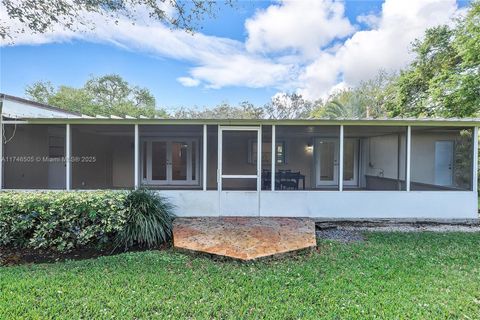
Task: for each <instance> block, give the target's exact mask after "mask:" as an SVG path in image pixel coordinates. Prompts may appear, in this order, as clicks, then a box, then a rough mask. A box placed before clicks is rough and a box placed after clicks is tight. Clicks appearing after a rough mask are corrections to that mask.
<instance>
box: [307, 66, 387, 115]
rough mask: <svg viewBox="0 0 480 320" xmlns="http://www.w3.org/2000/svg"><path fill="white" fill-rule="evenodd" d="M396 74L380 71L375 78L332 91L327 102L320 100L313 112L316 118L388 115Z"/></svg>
mask: <svg viewBox="0 0 480 320" xmlns="http://www.w3.org/2000/svg"><path fill="white" fill-rule="evenodd" d="M395 77H396V76H395V75H394V74H388V73H387V72H385V71H380V72H379V73H378V75H377V76H376V77H375V78H374V79H370V80H367V81H362V82H361V83H360V84H359V85H358V86H357V87H352V88H348V89H344V90H341V91H337V92H334V93H332V94H331V95H330V96H329V97H328V98H327V100H326V101H325V102H322V101H318V102H317V103H316V106H315V108H314V110H313V112H312V117H314V118H330V119H336V118H356V119H357V118H358V119H360V118H379V117H384V116H385V115H386V104H387V103H388V101H389V100H390V99H391V94H390V92H391V83H392V81H393V79H395Z"/></svg>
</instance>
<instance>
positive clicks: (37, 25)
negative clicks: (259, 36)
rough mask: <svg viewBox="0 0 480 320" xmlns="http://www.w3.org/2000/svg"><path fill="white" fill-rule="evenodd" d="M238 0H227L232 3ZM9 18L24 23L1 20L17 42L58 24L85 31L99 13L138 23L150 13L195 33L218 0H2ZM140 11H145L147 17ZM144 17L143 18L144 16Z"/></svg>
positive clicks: (0, 26) (0, 33) (2, 29)
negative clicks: (15, 26)
mask: <svg viewBox="0 0 480 320" xmlns="http://www.w3.org/2000/svg"><path fill="white" fill-rule="evenodd" d="M233 1H234V0H225V1H223V2H224V3H225V4H227V5H231V4H232V3H233ZM2 6H3V7H4V9H5V13H6V16H7V17H8V19H11V20H16V21H18V22H20V23H21V25H22V28H20V29H19V30H11V29H10V28H9V27H8V25H7V23H6V21H1V20H0V37H1V38H2V39H6V38H8V39H10V40H11V41H12V42H14V41H15V37H16V36H17V35H18V34H20V33H25V32H31V33H46V32H49V31H52V30H53V29H54V28H55V27H57V28H61V29H64V30H71V31H82V30H84V29H85V27H86V28H88V29H92V28H95V21H94V20H93V19H92V18H90V19H88V18H86V16H88V14H91V13H95V14H99V15H101V16H103V17H105V20H106V21H111V22H112V23H115V24H116V23H118V21H119V19H121V18H124V19H127V20H129V21H131V22H132V24H134V23H135V22H136V21H137V20H139V19H140V18H142V17H143V18H144V17H146V16H148V17H149V18H151V19H153V20H156V21H159V22H161V23H163V24H165V25H167V26H168V27H170V28H172V29H182V30H185V31H188V32H193V31H195V30H196V29H197V28H198V24H199V22H200V21H202V20H203V19H204V18H205V17H214V16H215V9H216V7H217V6H218V1H215V0H208V1H204V0H159V1H152V0H115V1H112V0H77V1H69V0H55V1H38V0H2ZM139 13H145V15H144V16H142V15H139ZM140 20H141V19H140Z"/></svg>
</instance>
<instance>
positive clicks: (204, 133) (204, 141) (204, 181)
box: [202, 124, 208, 191]
mask: <svg viewBox="0 0 480 320" xmlns="http://www.w3.org/2000/svg"><path fill="white" fill-rule="evenodd" d="M207 136H208V134H207V125H206V124H204V125H203V160H202V161H203V162H202V165H203V175H202V177H203V191H207V146H208V144H207Z"/></svg>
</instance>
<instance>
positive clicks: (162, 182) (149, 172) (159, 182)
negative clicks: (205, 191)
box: [141, 137, 200, 186]
mask: <svg viewBox="0 0 480 320" xmlns="http://www.w3.org/2000/svg"><path fill="white" fill-rule="evenodd" d="M184 141H185V142H187V144H188V150H189V152H188V153H187V180H173V177H172V167H173V163H172V143H174V142H184ZM145 142H147V154H143V148H142V160H143V157H147V178H146V179H145V178H143V176H142V183H143V184H145V185H162V186H198V185H199V184H200V179H199V177H200V171H199V170H200V152H199V151H200V146H199V139H198V138H193V137H178V138H177V137H168V138H162V137H148V138H142V139H141V144H142V145H143V143H145ZM153 142H165V143H166V148H167V150H166V151H167V154H166V156H167V159H166V162H167V164H166V165H167V168H166V180H153V179H152V143H153ZM193 142H195V149H196V150H195V173H196V174H195V179H192V178H191V177H192V169H193V167H192V159H193V158H192V150H193ZM141 170H142V172H143V161H142V165H141Z"/></svg>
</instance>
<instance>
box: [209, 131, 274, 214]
mask: <svg viewBox="0 0 480 320" xmlns="http://www.w3.org/2000/svg"><path fill="white" fill-rule="evenodd" d="M224 131H256V132H257V174H255V175H251V174H246V175H242V174H240V175H239V174H235V175H232V174H223V132H224ZM272 159H273V158H272ZM261 171H262V126H261V125H260V126H220V125H219V126H218V171H217V186H218V187H217V189H218V201H219V202H218V208H219V213H220V215H221V214H222V192H225V191H223V189H222V182H223V179H256V180H257V190H256V191H245V190H241V191H240V190H239V191H235V190H228V191H227V192H256V193H257V215H260V191H261V189H262V174H261Z"/></svg>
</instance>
